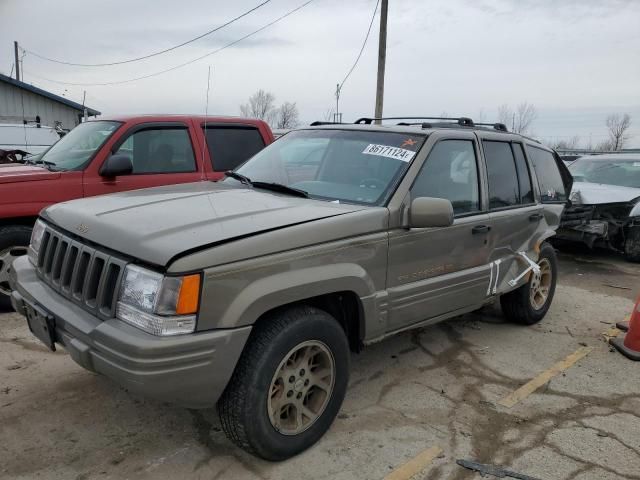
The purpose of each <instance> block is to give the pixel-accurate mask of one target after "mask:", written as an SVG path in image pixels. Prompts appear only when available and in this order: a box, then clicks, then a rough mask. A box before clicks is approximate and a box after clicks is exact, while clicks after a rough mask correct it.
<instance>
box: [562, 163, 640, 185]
mask: <svg viewBox="0 0 640 480" xmlns="http://www.w3.org/2000/svg"><path fill="white" fill-rule="evenodd" d="M569 171H570V172H571V175H573V179H574V181H576V182H588V183H604V184H606V185H618V186H620V187H635V188H640V158H639V159H635V160H631V159H597V158H594V159H588V158H581V159H579V160H576V161H575V162H574V163H572V164H571V165H570V166H569Z"/></svg>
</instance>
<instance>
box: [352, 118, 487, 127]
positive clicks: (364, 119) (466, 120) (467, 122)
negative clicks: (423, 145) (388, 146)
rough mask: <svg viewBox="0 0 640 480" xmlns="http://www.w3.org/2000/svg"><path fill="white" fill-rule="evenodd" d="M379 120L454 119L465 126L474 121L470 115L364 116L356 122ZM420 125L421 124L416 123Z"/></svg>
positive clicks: (471, 125)
mask: <svg viewBox="0 0 640 480" xmlns="http://www.w3.org/2000/svg"><path fill="white" fill-rule="evenodd" d="M377 120H454V121H456V122H458V125H460V126H463V127H473V126H474V123H473V120H471V119H470V118H469V117H362V118H359V119H358V120H356V121H355V122H353V123H355V124H365V125H371V124H372V123H373V122H374V121H377ZM416 125H419V124H416Z"/></svg>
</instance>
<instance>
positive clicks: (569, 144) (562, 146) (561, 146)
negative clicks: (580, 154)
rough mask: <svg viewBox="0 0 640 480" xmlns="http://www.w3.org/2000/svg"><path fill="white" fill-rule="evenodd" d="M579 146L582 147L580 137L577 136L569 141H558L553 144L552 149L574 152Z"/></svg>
mask: <svg viewBox="0 0 640 480" xmlns="http://www.w3.org/2000/svg"><path fill="white" fill-rule="evenodd" d="M578 145H580V137H579V136H577V135H576V136H574V137H571V138H568V139H567V140H556V141H555V142H552V143H551V148H554V149H555V150H573V149H576V148H578Z"/></svg>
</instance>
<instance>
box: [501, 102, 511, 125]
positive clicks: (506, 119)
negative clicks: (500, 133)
mask: <svg viewBox="0 0 640 480" xmlns="http://www.w3.org/2000/svg"><path fill="white" fill-rule="evenodd" d="M512 118H513V110H511V107H509V105H507V104H506V103H503V104H502V105H500V106H499V107H498V122H500V123H504V124H505V125H511V122H512Z"/></svg>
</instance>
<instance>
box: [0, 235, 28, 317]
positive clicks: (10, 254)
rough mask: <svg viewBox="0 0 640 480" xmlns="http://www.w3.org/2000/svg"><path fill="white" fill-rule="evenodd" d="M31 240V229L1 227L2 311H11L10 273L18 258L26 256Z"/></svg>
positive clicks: (0, 302) (0, 297) (0, 271)
mask: <svg viewBox="0 0 640 480" xmlns="http://www.w3.org/2000/svg"><path fill="white" fill-rule="evenodd" d="M30 240H31V227H27V226H24V225H9V226H6V227H0V311H7V310H11V301H10V300H9V295H11V287H10V286H9V271H10V269H11V263H12V262H13V260H15V259H16V258H17V257H20V256H22V255H26V253H27V247H28V246H29V241H30Z"/></svg>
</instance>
